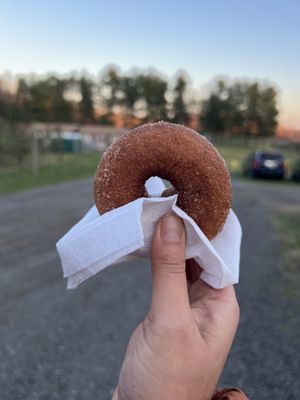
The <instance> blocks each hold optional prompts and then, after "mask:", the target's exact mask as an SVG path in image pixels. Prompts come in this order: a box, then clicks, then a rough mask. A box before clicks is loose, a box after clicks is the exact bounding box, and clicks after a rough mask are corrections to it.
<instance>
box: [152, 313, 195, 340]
mask: <svg viewBox="0 0 300 400" xmlns="http://www.w3.org/2000/svg"><path fill="white" fill-rule="evenodd" d="M144 324H145V326H146V328H147V330H149V331H151V332H152V333H154V334H155V335H156V336H157V337H161V338H162V337H166V338H167V339H168V340H170V341H173V340H176V341H177V342H179V343H181V342H186V340H187V339H188V337H189V335H190V332H191V321H190V320H188V318H178V317H177V318H171V317H169V318H163V319H162V318H159V317H157V316H156V315H155V313H152V312H151V311H149V313H148V315H147V317H146V318H145V320H144Z"/></svg>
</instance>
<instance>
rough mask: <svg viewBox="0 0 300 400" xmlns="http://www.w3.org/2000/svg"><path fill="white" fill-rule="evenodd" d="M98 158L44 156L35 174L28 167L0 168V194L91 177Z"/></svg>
mask: <svg viewBox="0 0 300 400" xmlns="http://www.w3.org/2000/svg"><path fill="white" fill-rule="evenodd" d="M99 158H100V154H99V153H82V154H64V155H57V154H44V155H42V156H41V166H40V168H39V170H38V172H37V173H35V174H34V173H33V172H32V171H31V169H30V168H29V167H28V166H24V167H16V166H14V167H7V168H0V194H7V193H14V192H18V191H21V190H26V189H30V188H34V187H37V186H44V185H50V184H55V183H61V182H65V181H69V180H75V179H80V178H84V177H88V176H92V175H93V174H94V173H95V169H96V166H97V164H98V161H99Z"/></svg>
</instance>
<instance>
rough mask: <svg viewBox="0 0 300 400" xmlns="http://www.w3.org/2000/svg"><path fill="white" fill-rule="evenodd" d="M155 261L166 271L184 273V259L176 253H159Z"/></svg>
mask: <svg viewBox="0 0 300 400" xmlns="http://www.w3.org/2000/svg"><path fill="white" fill-rule="evenodd" d="M156 261H157V263H158V264H159V265H160V266H161V267H162V268H163V269H164V270H165V271H166V272H170V273H175V274H176V273H178V274H180V273H181V274H183V273H185V259H184V258H183V257H181V256H179V255H177V254H172V253H171V254H160V255H159V256H158V257H157V260H156Z"/></svg>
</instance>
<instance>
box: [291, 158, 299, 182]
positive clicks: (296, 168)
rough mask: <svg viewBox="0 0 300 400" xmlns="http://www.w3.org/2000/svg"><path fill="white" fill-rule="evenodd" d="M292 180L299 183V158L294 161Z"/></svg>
mask: <svg viewBox="0 0 300 400" xmlns="http://www.w3.org/2000/svg"><path fill="white" fill-rule="evenodd" d="M292 180H293V181H296V182H300V158H299V159H298V160H297V161H296V164H295V166H294V168H293V171H292Z"/></svg>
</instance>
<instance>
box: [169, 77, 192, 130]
mask: <svg viewBox="0 0 300 400" xmlns="http://www.w3.org/2000/svg"><path fill="white" fill-rule="evenodd" d="M186 86H187V83H186V80H185V78H184V77H183V76H179V77H178V78H177V81H176V85H175V88H174V100H173V114H174V117H173V122H175V123H183V124H184V123H187V122H188V119H189V115H188V113H187V110H186V105H185V101H184V94H185V91H186Z"/></svg>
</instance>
